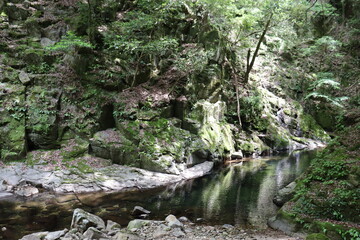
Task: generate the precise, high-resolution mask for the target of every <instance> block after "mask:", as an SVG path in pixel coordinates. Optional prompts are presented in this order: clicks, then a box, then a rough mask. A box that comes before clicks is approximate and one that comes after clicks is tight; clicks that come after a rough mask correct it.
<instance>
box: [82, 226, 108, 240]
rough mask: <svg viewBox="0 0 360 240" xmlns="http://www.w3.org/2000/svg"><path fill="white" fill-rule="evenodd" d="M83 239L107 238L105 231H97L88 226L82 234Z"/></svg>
mask: <svg viewBox="0 0 360 240" xmlns="http://www.w3.org/2000/svg"><path fill="white" fill-rule="evenodd" d="M83 237H84V239H92V240H100V239H108V237H107V236H106V234H105V233H103V232H101V231H99V230H98V229H96V228H94V227H89V228H88V229H87V230H86V231H85V232H84V234H83Z"/></svg>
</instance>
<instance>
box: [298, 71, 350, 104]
mask: <svg viewBox="0 0 360 240" xmlns="http://www.w3.org/2000/svg"><path fill="white" fill-rule="evenodd" d="M316 76H317V79H316V80H315V81H314V82H313V83H312V84H311V86H310V88H309V89H308V90H309V91H311V92H310V93H309V94H308V95H306V97H305V100H308V99H312V100H315V101H320V102H326V103H329V104H331V105H332V106H336V107H344V106H343V104H342V102H344V101H346V100H348V97H346V96H342V97H333V96H331V92H332V91H333V90H337V89H340V83H339V82H338V81H336V79H335V78H334V75H333V73H331V72H320V73H318V74H316Z"/></svg>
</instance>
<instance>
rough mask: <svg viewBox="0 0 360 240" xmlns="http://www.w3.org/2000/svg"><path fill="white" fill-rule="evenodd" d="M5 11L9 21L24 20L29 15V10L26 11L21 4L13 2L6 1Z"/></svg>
mask: <svg viewBox="0 0 360 240" xmlns="http://www.w3.org/2000/svg"><path fill="white" fill-rule="evenodd" d="M5 13H6V14H7V15H8V17H9V20H10V21H18V20H22V21H24V20H26V19H27V18H28V17H29V16H30V12H29V11H27V10H26V9H25V8H24V7H23V6H22V5H18V4H13V3H7V5H6V7H5Z"/></svg>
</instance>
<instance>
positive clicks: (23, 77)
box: [19, 71, 31, 85]
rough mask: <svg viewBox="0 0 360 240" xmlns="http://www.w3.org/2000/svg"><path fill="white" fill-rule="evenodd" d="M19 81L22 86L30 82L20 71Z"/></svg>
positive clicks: (27, 76)
mask: <svg viewBox="0 0 360 240" xmlns="http://www.w3.org/2000/svg"><path fill="white" fill-rule="evenodd" d="M19 80H20V82H21V83H22V84H23V85H27V84H28V83H29V82H30V81H31V79H30V77H29V75H28V74H27V73H26V72H24V71H20V73H19Z"/></svg>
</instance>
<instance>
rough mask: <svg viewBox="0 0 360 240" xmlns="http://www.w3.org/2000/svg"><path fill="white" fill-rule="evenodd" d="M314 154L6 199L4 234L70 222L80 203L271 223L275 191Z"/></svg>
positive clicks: (93, 208)
mask: <svg viewBox="0 0 360 240" xmlns="http://www.w3.org/2000/svg"><path fill="white" fill-rule="evenodd" d="M313 155H314V152H313V151H312V152H302V153H300V152H298V153H292V154H291V155H288V156H282V157H276V158H268V159H254V160H251V161H249V162H242V163H238V164H233V165H231V166H227V167H224V168H223V169H221V170H219V171H217V172H215V173H213V174H211V175H209V176H206V177H203V178H200V179H196V180H191V181H187V182H182V183H177V184H174V185H171V186H168V187H166V188H165V189H164V188H159V189H153V190H150V191H143V192H126V193H111V194H104V193H96V194H94V193H92V194H86V195H78V196H71V195H66V196H57V197H55V196H48V197H47V198H46V199H41V200H39V199H34V200H29V199H27V200H25V201H19V202H11V203H7V202H1V201H0V227H4V226H5V227H7V229H9V230H8V231H6V232H0V239H8V240H10V239H17V238H16V237H20V236H22V235H24V233H27V234H28V233H30V232H34V231H55V230H60V229H63V228H65V227H66V228H68V227H69V224H70V222H71V216H72V211H73V209H75V208H76V207H81V208H83V209H84V210H86V211H89V212H91V213H94V214H96V215H98V216H100V217H102V218H103V219H104V220H113V221H116V222H118V223H120V224H122V225H126V224H127V223H128V222H129V221H130V220H131V219H133V216H131V214H130V213H131V211H132V209H133V208H134V206H136V205H140V206H143V207H144V208H146V209H148V210H150V211H152V213H151V215H150V218H151V219H159V220H163V219H164V218H165V216H167V215H168V214H170V213H171V214H174V215H177V216H186V217H188V218H189V219H190V220H193V221H194V220H196V219H197V218H203V219H204V221H205V222H206V223H208V224H225V223H228V224H235V225H240V226H242V227H247V226H256V227H265V226H266V220H267V219H268V218H269V217H270V216H271V215H274V214H275V212H276V210H277V207H276V206H275V205H274V204H273V203H272V199H273V197H274V195H275V193H276V192H277V191H278V190H279V189H280V188H282V187H284V186H286V185H287V184H289V183H290V182H292V181H293V180H294V179H295V178H296V177H297V176H299V175H300V174H301V173H302V172H303V171H304V170H305V169H306V168H307V167H308V166H309V164H310V160H311V159H312V158H313ZM11 229H13V231H12V230H11ZM19 229H22V230H23V232H22V233H21V232H19V231H18V230H19Z"/></svg>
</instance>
